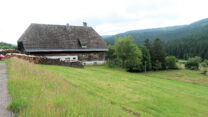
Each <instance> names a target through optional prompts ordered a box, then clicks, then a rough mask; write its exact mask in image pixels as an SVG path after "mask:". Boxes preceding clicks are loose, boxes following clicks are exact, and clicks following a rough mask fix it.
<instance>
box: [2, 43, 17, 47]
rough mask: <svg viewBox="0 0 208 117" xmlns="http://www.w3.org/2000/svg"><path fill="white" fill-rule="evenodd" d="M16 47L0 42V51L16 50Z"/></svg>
mask: <svg viewBox="0 0 208 117" xmlns="http://www.w3.org/2000/svg"><path fill="white" fill-rule="evenodd" d="M16 48H17V47H16V46H14V45H12V44H8V43H5V42H0V49H16Z"/></svg>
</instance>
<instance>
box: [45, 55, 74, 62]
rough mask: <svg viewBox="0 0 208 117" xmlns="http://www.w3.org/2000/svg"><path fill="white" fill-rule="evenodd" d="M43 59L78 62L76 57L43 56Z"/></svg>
mask: <svg viewBox="0 0 208 117" xmlns="http://www.w3.org/2000/svg"><path fill="white" fill-rule="evenodd" d="M45 57H46V58H50V59H60V60H61V61H70V62H75V61H78V56H45ZM74 58H75V59H74Z"/></svg>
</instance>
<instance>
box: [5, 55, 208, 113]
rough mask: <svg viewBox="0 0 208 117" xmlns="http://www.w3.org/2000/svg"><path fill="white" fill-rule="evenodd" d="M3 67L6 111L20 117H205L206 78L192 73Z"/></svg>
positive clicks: (14, 63)
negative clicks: (6, 76)
mask: <svg viewBox="0 0 208 117" xmlns="http://www.w3.org/2000/svg"><path fill="white" fill-rule="evenodd" d="M7 63H8V72H9V78H10V79H9V92H10V94H11V96H12V102H11V104H10V105H9V107H8V108H10V109H11V110H13V111H15V112H16V113H17V114H18V115H19V116H20V117H26V116H28V117H37V116H38V117H57V116H61V117H67V116H70V117H207V116H208V111H207V110H208V85H207V84H208V83H207V82H208V81H207V79H208V77H206V76H203V75H201V74H199V73H198V72H196V71H189V70H175V71H174V70H173V71H160V72H148V73H128V72H125V71H124V70H121V69H116V68H114V69H110V68H107V67H105V66H87V67H85V68H84V69H76V68H70V67H62V66H49V65H48V66H47V65H34V64H30V63H27V62H25V61H22V60H19V59H14V58H13V59H12V60H9V61H8V62H7ZM198 80H199V81H198ZM201 80H203V81H201ZM202 82H203V83H202ZM193 83H194V84H193Z"/></svg>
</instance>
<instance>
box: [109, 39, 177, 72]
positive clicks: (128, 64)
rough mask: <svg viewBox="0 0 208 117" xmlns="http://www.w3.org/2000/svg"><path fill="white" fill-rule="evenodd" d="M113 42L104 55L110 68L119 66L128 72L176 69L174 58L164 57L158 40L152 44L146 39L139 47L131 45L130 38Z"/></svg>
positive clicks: (131, 40)
mask: <svg viewBox="0 0 208 117" xmlns="http://www.w3.org/2000/svg"><path fill="white" fill-rule="evenodd" d="M115 40H116V41H115V44H114V45H110V46H109V51H108V52H107V55H106V59H107V64H108V65H109V66H110V67H113V66H119V67H122V68H124V69H126V70H127V71H130V72H142V71H150V70H165V69H176V68H177V67H176V60H177V59H176V57H174V56H166V54H165V51H164V48H163V45H162V43H161V41H160V39H159V38H156V39H155V40H154V41H153V43H151V42H150V41H149V40H148V39H146V40H145V41H144V44H143V45H140V46H137V45H136V44H134V43H133V38H132V36H123V37H119V38H117V39H115Z"/></svg>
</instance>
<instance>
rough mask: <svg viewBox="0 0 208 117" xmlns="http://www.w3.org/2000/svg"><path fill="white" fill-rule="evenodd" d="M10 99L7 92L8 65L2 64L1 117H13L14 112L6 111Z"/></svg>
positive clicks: (0, 72) (0, 81)
mask: <svg viewBox="0 0 208 117" xmlns="http://www.w3.org/2000/svg"><path fill="white" fill-rule="evenodd" d="M9 101H10V97H9V94H8V90H7V72H6V64H5V63H0V117H13V114H12V112H10V111H8V110H7V109H6V107H7V105H8V104H9Z"/></svg>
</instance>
